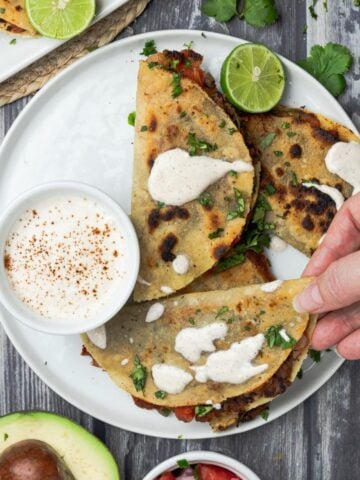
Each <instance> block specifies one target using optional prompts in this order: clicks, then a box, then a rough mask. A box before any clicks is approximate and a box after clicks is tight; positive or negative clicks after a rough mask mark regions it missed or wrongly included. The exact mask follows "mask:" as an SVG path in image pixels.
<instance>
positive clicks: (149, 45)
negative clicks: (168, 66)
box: [140, 40, 157, 57]
mask: <svg viewBox="0 0 360 480" xmlns="http://www.w3.org/2000/svg"><path fill="white" fill-rule="evenodd" d="M156 52H157V49H156V43H155V40H148V41H147V42H145V45H144V48H143V49H142V52H140V55H145V56H146V57H148V56H149V55H152V54H153V53H156Z"/></svg>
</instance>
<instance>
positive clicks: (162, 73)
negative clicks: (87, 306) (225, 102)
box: [131, 51, 255, 301]
mask: <svg viewBox="0 0 360 480" xmlns="http://www.w3.org/2000/svg"><path fill="white" fill-rule="evenodd" d="M186 55H187V57H186ZM174 57H175V58H176V62H175V65H176V67H177V70H176V72H175V71H174V70H173V69H172V65H174ZM199 57H200V56H199V55H197V54H195V53H194V52H191V51H189V52H188V53H186V54H185V53H178V52H171V53H170V52H167V53H166V54H156V55H154V56H152V57H150V58H149V59H148V61H147V62H140V69H139V76H138V91H137V108H136V126H135V131H136V133H135V160H134V175H133V194H132V213H131V216H132V220H133V222H134V225H135V228H136V231H137V234H138V237H139V241H140V248H141V267H140V277H141V278H142V279H143V280H144V281H143V282H141V283H138V284H137V286H136V288H135V292H134V298H135V300H136V301H143V300H150V299H154V298H159V297H161V296H164V295H165V294H166V293H164V292H163V291H162V290H161V287H164V286H166V287H169V288H171V289H173V290H174V291H178V290H180V289H182V288H184V287H185V286H186V285H188V284H190V283H191V282H192V281H193V280H194V279H195V278H197V277H199V276H200V275H202V274H203V273H204V272H206V271H208V270H209V269H211V268H212V267H213V266H214V265H215V264H216V263H217V262H218V260H219V259H220V258H221V257H222V256H223V255H224V254H225V253H226V252H227V251H228V250H229V248H230V247H231V246H232V244H233V243H234V242H235V241H236V240H237V239H238V238H239V236H240V235H241V232H242V230H243V228H244V226H245V222H246V217H247V215H248V213H249V211H250V207H251V204H252V201H253V191H254V184H255V172H247V173H241V174H238V175H236V176H231V175H227V176H225V177H224V178H222V179H221V180H219V181H218V182H216V183H215V184H213V185H211V186H210V187H209V188H208V189H207V193H209V194H210V196H211V199H212V201H211V204H207V205H204V204H201V203H200V202H199V201H197V200H194V201H191V202H188V203H187V204H185V205H182V206H178V207H174V206H171V205H169V206H162V205H160V206H159V205H157V203H156V202H154V200H153V199H152V198H151V196H150V194H149V192H148V188H147V182H148V178H149V175H150V171H151V168H152V165H153V162H154V160H155V159H156V158H157V156H158V155H159V154H160V153H162V152H165V151H167V150H170V149H173V148H182V149H183V150H187V151H189V149H190V145H189V135H190V134H191V135H195V137H196V138H197V139H199V140H200V141H202V142H206V143H207V144H209V145H212V147H214V148H213V149H212V151H209V152H206V155H208V156H210V157H213V158H216V159H222V160H225V161H228V162H233V161H235V160H244V161H245V162H247V163H249V164H252V159H251V156H250V153H249V150H248V148H247V146H246V145H245V142H244V139H243V137H242V135H241V133H240V132H239V130H238V129H237V127H236V125H235V124H234V123H233V122H232V120H231V119H230V118H229V117H228V115H227V114H226V113H225V112H224V110H223V109H222V108H220V107H219V106H218V105H216V103H215V102H214V101H213V100H212V99H211V98H210V97H209V96H208V95H207V94H206V92H205V91H204V90H203V89H202V88H200V87H199V85H198V84H197V83H196V81H194V80H193V79H192V78H189V77H190V76H189V75H185V74H183V73H181V72H179V71H178V70H179V66H180V65H182V64H183V65H184V64H185V59H186V58H187V59H188V60H189V62H190V65H193V63H195V62H198V61H199ZM200 59H201V57H200ZM184 68H185V69H186V68H187V67H184ZM188 68H189V70H191V69H192V67H191V66H189V67H188ZM174 74H176V75H179V77H177V78H180V85H181V93H180V94H178V95H177V96H176V97H175V98H174ZM234 189H236V190H238V191H239V192H240V193H241V196H242V198H243V199H244V204H245V209H244V210H245V211H244V214H243V216H242V217H237V218H234V219H233V220H226V217H227V215H228V213H229V209H230V208H231V205H232V204H233V202H234V201H235V196H234V191H235V190H234ZM218 229H221V235H218V237H216V238H209V235H210V236H211V234H212V233H213V232H216V231H217V230H218ZM178 254H185V255H187V256H188V257H189V258H190V268H189V270H188V272H187V273H185V274H183V275H179V274H177V273H176V272H175V271H174V269H173V268H172V261H173V260H174V259H175V257H176V256H177V255H178Z"/></svg>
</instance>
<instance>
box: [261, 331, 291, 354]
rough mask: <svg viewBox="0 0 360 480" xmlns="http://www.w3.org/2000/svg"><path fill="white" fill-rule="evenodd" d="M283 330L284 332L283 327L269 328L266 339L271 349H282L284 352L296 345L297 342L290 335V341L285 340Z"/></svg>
mask: <svg viewBox="0 0 360 480" xmlns="http://www.w3.org/2000/svg"><path fill="white" fill-rule="evenodd" d="M282 330H284V327H283V326H282V325H273V326H272V327H270V328H268V330H267V331H266V333H265V338H266V342H267V344H268V346H269V347H270V348H274V347H281V348H282V349H283V350H286V349H288V348H291V347H293V346H294V345H296V340H295V339H294V338H292V337H291V336H290V335H289V334H286V337H288V340H287V339H286V338H284V337H285V335H281V333H280V332H281V331H282Z"/></svg>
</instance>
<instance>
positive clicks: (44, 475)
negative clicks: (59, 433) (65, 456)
mask: <svg viewBox="0 0 360 480" xmlns="http://www.w3.org/2000/svg"><path fill="white" fill-rule="evenodd" d="M0 478H1V479H2V480H75V478H74V476H73V475H72V473H71V472H70V470H69V469H68V467H67V466H66V464H65V462H64V461H63V460H62V459H61V458H60V457H59V455H58V454H57V453H56V451H55V450H54V449H53V448H52V447H51V446H50V445H48V444H47V443H45V442H41V441H40V440H23V441H21V442H17V443H15V444H14V445H11V446H10V447H8V448H7V449H6V450H5V451H4V452H3V454H2V455H1V457H0Z"/></svg>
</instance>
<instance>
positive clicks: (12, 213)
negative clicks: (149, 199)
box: [0, 181, 140, 335]
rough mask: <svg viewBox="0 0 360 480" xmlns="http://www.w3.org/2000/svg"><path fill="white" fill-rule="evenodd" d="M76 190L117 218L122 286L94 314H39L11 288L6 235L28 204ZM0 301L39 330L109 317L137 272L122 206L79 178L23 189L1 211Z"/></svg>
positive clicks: (74, 328) (94, 323) (133, 239)
mask: <svg viewBox="0 0 360 480" xmlns="http://www.w3.org/2000/svg"><path fill="white" fill-rule="evenodd" d="M64 194H65V195H66V194H67V195H69V194H75V195H76V194H80V195H85V196H86V197H88V198H91V199H94V200H96V201H97V202H98V203H99V206H102V207H103V208H104V209H105V210H107V211H108V212H109V213H110V214H111V215H112V216H113V217H114V219H115V220H116V221H117V223H118V225H119V228H120V230H121V233H122V236H123V238H124V242H125V252H126V254H125V261H126V273H125V276H124V281H123V287H122V288H121V289H120V291H119V292H118V294H117V295H116V296H114V298H112V299H111V303H110V302H109V303H108V304H106V305H105V306H104V307H103V309H101V310H100V311H99V312H98V314H97V315H96V316H95V317H94V318H89V319H86V320H84V319H81V320H75V319H71V320H70V319H69V320H54V319H49V318H46V317H43V316H41V315H40V314H38V313H36V312H34V311H33V310H31V309H30V308H28V307H27V306H26V305H25V304H24V303H23V302H22V301H21V300H20V299H19V298H18V296H17V295H16V293H15V292H14V290H13V289H12V288H11V286H10V284H9V281H8V277H7V274H6V271H5V266H4V260H3V257H4V247H5V242H6V240H7V238H8V235H9V233H10V231H11V228H12V227H13V225H14V223H15V222H16V220H17V219H18V218H19V217H20V216H21V214H23V212H24V211H25V210H26V209H28V208H31V205H32V204H34V203H36V202H39V201H41V200H42V199H46V198H49V196H55V195H64ZM0 253H1V255H2V258H1V260H0V302H1V303H2V304H3V305H4V306H5V308H6V309H7V310H8V311H9V312H10V313H11V314H12V315H13V316H14V317H15V318H16V319H18V320H20V321H21V322H22V323H24V324H25V325H27V326H29V327H31V328H34V329H35V330H39V331H41V332H45V333H50V334H58V335H72V334H79V333H84V332H86V331H89V330H92V329H94V328H96V327H99V326H100V325H102V324H104V323H105V322H107V321H108V320H110V318H112V317H113V316H114V315H115V314H116V313H117V312H118V311H119V310H120V309H121V308H122V307H123V306H124V305H125V303H126V301H127V300H128V299H129V297H130V295H131V293H132V291H133V289H134V286H135V283H136V279H137V276H138V273H139V265H140V251H139V243H138V239H137V236H136V233H135V229H134V227H133V225H132V223H131V221H130V219H129V217H128V216H127V215H126V213H125V212H124V211H123V210H122V208H121V207H120V206H119V205H118V204H117V203H116V202H115V201H114V200H112V198H110V197H109V196H108V195H106V194H105V193H103V192H102V191H101V190H98V189H97V188H95V187H92V186H90V185H87V184H85V183H81V182H72V181H60V182H49V183H43V184H41V185H39V186H37V187H34V188H31V189H30V190H27V191H26V192H24V193H23V194H22V195H20V196H19V197H17V198H16V199H15V200H14V201H13V202H12V203H11V204H10V205H9V206H8V207H7V208H6V210H5V211H4V213H3V214H2V216H1V218H0Z"/></svg>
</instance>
